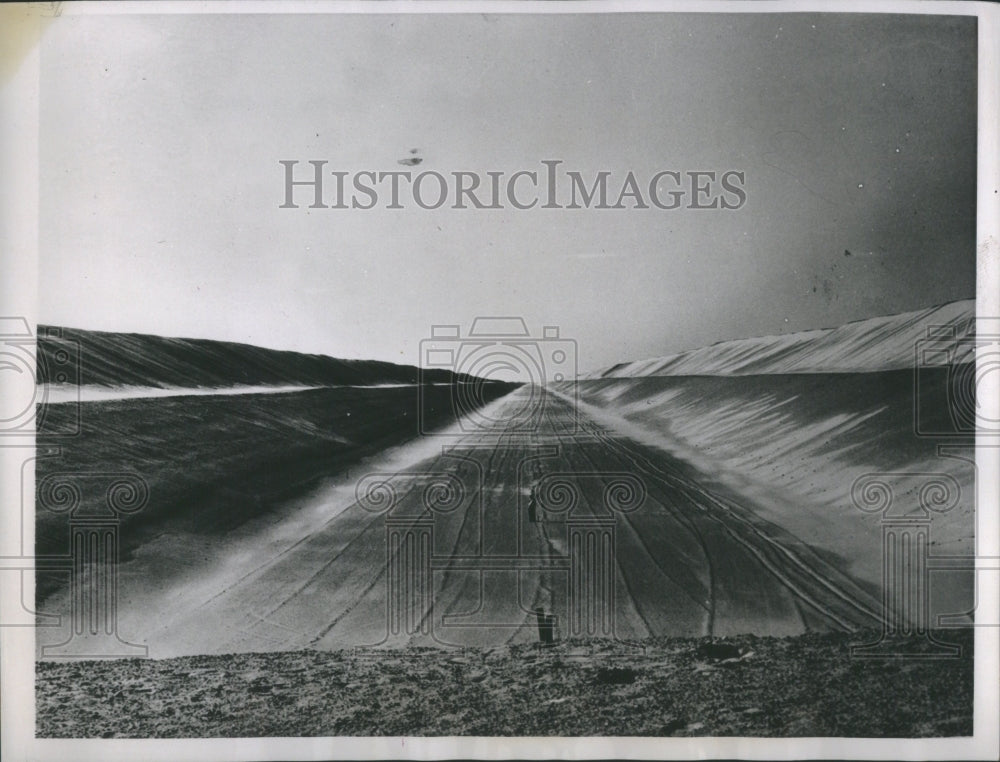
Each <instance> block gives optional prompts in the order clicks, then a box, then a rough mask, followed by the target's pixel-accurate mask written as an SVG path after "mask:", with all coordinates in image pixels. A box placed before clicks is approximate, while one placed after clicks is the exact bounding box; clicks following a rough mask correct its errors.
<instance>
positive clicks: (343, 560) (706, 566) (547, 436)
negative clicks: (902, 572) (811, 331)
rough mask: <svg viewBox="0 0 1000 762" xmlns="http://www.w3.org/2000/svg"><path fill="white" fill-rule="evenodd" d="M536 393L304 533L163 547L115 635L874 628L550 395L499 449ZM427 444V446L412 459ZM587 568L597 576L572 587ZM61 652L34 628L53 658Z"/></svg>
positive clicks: (340, 505)
mask: <svg viewBox="0 0 1000 762" xmlns="http://www.w3.org/2000/svg"><path fill="white" fill-rule="evenodd" d="M529 393H530V390H527V389H522V390H519V391H517V392H515V393H514V394H512V395H509V396H508V397H504V398H503V399H501V400H498V401H497V402H496V403H494V405H493V406H492V407H491V408H490V411H491V412H490V416H489V421H487V422H485V423H483V426H482V428H480V429H478V430H475V431H473V432H472V433H469V434H467V435H465V436H463V437H459V438H457V439H448V438H442V439H441V441H440V443H439V444H438V446H439V447H444V448H445V449H444V450H443V451H442V450H438V451H437V452H438V454H437V455H436V456H435V457H433V458H430V459H424V460H422V461H420V462H416V463H414V464H412V465H411V466H409V467H408V468H405V469H403V470H402V471H400V468H399V464H396V465H395V466H394V467H393V468H392V469H389V470H387V471H381V472H380V471H376V472H375V473H374V474H371V473H366V472H365V471H364V470H359V471H358V472H356V474H357V475H356V476H355V474H352V478H353V482H354V484H355V485H357V488H356V490H354V491H353V493H350V492H347V493H346V494H345V490H343V489H340V490H334V491H333V492H331V493H330V494H329V495H328V496H327V498H328V499H327V501H326V502H325V503H324V502H322V501H320V502H315V501H314V502H313V503H311V504H310V505H309V506H308V508H307V510H308V511H309V512H310V516H311V517H312V518H311V519H310V521H308V522H305V521H303V518H302V510H306V509H305V508H303V506H302V505H296V504H295V503H288V504H285V506H284V508H282V511H285V513H282V512H280V511H279V512H277V513H272V514H269V515H268V516H267V520H266V521H263V520H262V521H260V522H256V523H253V524H250V525H247V526H244V527H242V528H241V529H240V530H239V531H238V532H236V533H233V532H227V533H226V534H225V535H223V534H221V533H219V532H215V533H212V534H211V536H210V538H209V537H206V538H204V539H203V540H202V541H197V537H195V539H194V540H192V538H191V537H190V536H185V538H184V541H183V542H181V541H171V537H170V535H169V534H166V535H164V536H160V537H156V538H154V539H152V540H151V541H150V542H149V543H147V544H146V545H144V546H141V547H139V548H137V549H136V550H135V551H134V553H133V554H132V558H131V559H130V560H129V561H128V562H127V563H126V564H124V565H123V566H122V569H121V575H122V579H121V583H120V589H121V596H120V600H119V612H118V613H119V616H118V622H119V635H120V636H121V637H123V638H124V639H126V640H128V641H129V642H132V643H136V644H142V645H145V646H148V648H149V655H151V656H153V657H156V658H162V657H169V656H178V655H186V654H220V653H231V652H259V651H287V650H294V649H301V648H317V649H330V650H333V649H341V648H344V647H351V646H374V645H392V646H395V647H405V646H422V645H450V646H470V645H473V646H480V647H492V646H499V645H504V644H508V643H531V642H534V641H536V640H537V638H538V635H537V632H536V627H535V614H534V611H535V609H536V608H541V609H543V610H544V611H545V612H547V613H549V614H551V615H553V616H555V619H556V629H557V634H558V635H559V636H561V637H562V638H569V637H574V636H579V637H586V636H593V637H600V636H605V637H608V636H611V637H617V638H627V639H640V638H647V637H651V636H664V635H672V636H702V635H716V636H721V635H731V634H738V633H755V634H760V635H795V634H801V633H803V632H807V631H811V630H844V631H846V630H851V629H854V628H857V627H861V626H877V625H878V622H879V616H880V607H879V600H878V598H877V597H876V596H875V595H873V594H871V593H870V592H868V591H866V590H864V589H863V588H862V587H860V586H859V585H857V584H856V583H855V582H854V581H853V580H852V579H851V578H850V577H848V576H847V575H845V574H844V573H843V572H842V571H841V570H840V568H841V567H840V564H839V563H838V561H837V559H836V558H832V557H830V556H829V555H823V554H822V553H819V552H817V551H816V550H815V549H814V548H812V547H810V546H809V545H807V544H805V543H803V542H801V541H800V540H799V539H798V538H797V537H795V536H794V535H792V534H790V533H789V532H787V531H786V530H785V529H783V528H782V527H781V526H779V525H777V524H775V523H773V522H769V521H766V520H764V519H762V518H761V517H760V516H759V515H758V514H757V513H756V512H754V511H753V510H752V509H751V508H748V507H747V506H746V505H745V504H743V503H741V500H740V497H739V495H738V494H735V493H732V492H729V491H727V490H725V489H723V488H721V487H716V486H714V485H713V486H712V487H711V488H709V487H708V486H706V485H709V484H712V479H711V477H710V475H708V474H704V473H700V472H698V471H697V469H695V468H693V467H692V466H690V465H689V464H687V463H685V462H683V461H680V460H678V459H676V458H673V457H671V456H670V455H669V454H667V453H666V452H664V451H663V450H660V449H656V448H652V447H648V446H644V445H641V444H639V443H637V442H635V441H632V440H630V439H628V438H626V437H621V436H617V435H614V434H612V433H611V432H609V430H608V429H607V428H605V427H603V426H601V425H599V424H598V423H596V422H595V421H593V420H591V419H589V418H587V417H586V416H585V415H584V416H581V417H579V418H577V416H576V415H575V414H574V410H573V408H572V407H571V406H570V405H569V404H568V403H566V402H565V401H564V400H562V399H561V398H556V397H553V398H550V399H549V401H548V403H547V404H546V405H545V408H544V409H545V417H544V419H543V420H542V421H541V424H540V426H538V427H537V429H535V430H534V431H533V433H532V434H531V435H530V436H527V437H524V436H518V437H514V436H512V435H511V434H510V433H505V432H508V430H509V429H510V428H511V427H512V425H513V422H515V421H516V420H517V411H518V410H521V409H523V405H524V403H525V395H527V394H529ZM295 396H296V397H298V396H301V395H295ZM267 399H277V397H275V396H273V395H270V396H268V397H267ZM432 441H433V439H432V438H424V439H423V440H421V443H422V444H421V449H420V451H419V456H420V457H422V458H426V457H427V454H428V452H427V449H428V443H429V442H432ZM623 479H624V482H625V483H624V484H623ZM532 485H535V486H536V487H537V488H538V491H539V509H538V515H537V516H536V519H537V520H536V521H531V517H530V511H529V506H528V493H529V491H530V489H531V487H532ZM615 485H617V487H616V486H615ZM629 485H631V487H629ZM621 488H624V490H625V492H624V493H620V492H617V491H616V490H619V489H621ZM629 488H631V489H632V497H634V498H636V500H634V501H633V502H632V503H630V502H629V495H628V494H626V493H628V490H629ZM567 500H568V501H569V502H567ZM616 500H619V501H624V502H623V504H621V505H617V507H616V504H615V501H616ZM618 507H623V508H625V509H626V510H618V509H617V508H618ZM595 522H596V524H598V525H601V526H603V527H604V529H602V530H601V531H602V532H604V533H603V534H600V533H599V534H598V535H596V536H597V537H599V538H601V539H598V540H597V542H598V543H604V542H606V543H607V544H606V545H602V546H601V549H599V550H596V551H595V550H594V549H593V547H591V549H590V550H581V546H580V545H579V544H578V545H577V546H576V553H575V554H574V548H573V546H572V543H573V539H572V538H573V531H574V526H575V527H576V528H577V530H580V529H581V527H582V528H584V529H586V527H587V525H588V524H590V525H593V524H595ZM602 522H603V524H602ZM391 528H392V529H393V531H395V532H397V535H396V538H397V539H396V540H393V539H392V537H391V536H390V529H391ZM187 529H188V531H189V532H192V531H196V530H197V518H196V517H191V518H189V521H188V523H187ZM421 532H426V534H421ZM577 537H578V540H579V541H580V542H584V543H586V542H588V541H589V540H586V539H585V538H583V539H580V538H581V536H579V535H578V536H577ZM234 538H238V541H237V540H236V539H234ZM397 540H398V541H399V542H400V543H401V544H395V545H394V544H393V543H394V542H396V541H397ZM423 542H426V543H427V545H426V546H424V547H423V549H422V550H420V549H419V548H418V549H417V550H414V548H415V547H417V546H414V545H413V544H412V543H417V544H418V546H419V543H423ZM407 543H410V544H407ZM574 558H575V559H577V560H576V561H574V560H573V559H574ZM577 562H579V563H582V564H584V567H577V568H585V570H584V571H583V572H582V573H580V574H578V575H577V576H574V575H575V574H576V572H574V564H575V563H577ZM425 564H426V566H425ZM581 580H583V581H581ZM588 580H590V581H591V582H593V586H588V583H587V581H588ZM394 591H395V592H394ZM60 603H61V602H60V600H58V599H52V600H50V601H47V602H46V606H47V610H52V609H53V608H55V609H56V610H58V609H59V606H60ZM61 605H62V606H63V607H64V609H65V606H66V604H65V603H64V602H63V603H62V604H61ZM59 637H60V632H59V631H58V630H57V629H53V630H51V631H46V630H40V631H39V639H40V641H41V642H46V641H47V642H58V640H57V639H58V638H59Z"/></svg>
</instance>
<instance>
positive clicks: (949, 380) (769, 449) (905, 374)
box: [563, 301, 975, 613]
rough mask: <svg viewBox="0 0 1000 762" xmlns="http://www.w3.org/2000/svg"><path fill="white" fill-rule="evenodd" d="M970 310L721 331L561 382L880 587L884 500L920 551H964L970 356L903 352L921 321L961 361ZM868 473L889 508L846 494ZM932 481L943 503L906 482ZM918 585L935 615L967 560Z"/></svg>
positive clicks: (955, 604) (955, 605) (961, 597)
mask: <svg viewBox="0 0 1000 762" xmlns="http://www.w3.org/2000/svg"><path fill="white" fill-rule="evenodd" d="M973 318H974V302H972V301H965V302H955V303H952V304H947V305H944V306H942V307H939V308H935V309H928V310H924V311H921V312H914V313H907V314H903V315H895V316H887V317H882V318H875V319H872V320H866V321H859V322H856V323H850V324H848V325H845V326H843V327H841V328H837V329H832V330H824V331H809V332H805V333H798V334H793V335H789V336H782V337H767V338H757V339H747V340H743V341H732V342H723V343H720V344H716V345H714V346H712V347H706V348H704V349H699V350H694V351H691V352H686V353H683V354H681V355H675V356H673V357H669V358H659V359H656V360H648V361H645V362H634V363H629V364H626V365H620V366H616V367H615V368H612V369H610V370H608V371H606V372H605V373H603V374H594V375H595V376H603V377H598V378H591V379H587V380H582V381H580V382H578V385H577V390H576V391H577V393H578V395H579V399H580V400H581V403H582V405H583V406H584V407H585V408H586V409H588V410H591V411H599V413H596V414H597V415H603V416H606V420H608V421H611V420H615V419H617V420H619V421H621V422H622V423H621V425H622V426H625V427H628V428H629V429H630V430H631V432H632V434H633V436H636V437H638V438H640V439H642V440H643V441H647V442H649V443H653V444H655V445H656V446H658V447H661V448H663V449H666V450H667V451H669V452H671V453H672V454H674V455H676V456H678V457H680V458H681V459H683V460H685V461H687V462H690V463H692V464H694V465H695V466H696V467H697V468H698V469H699V470H701V471H702V472H704V473H709V474H713V475H714V477H715V478H716V479H717V480H718V481H719V482H720V483H722V484H725V485H727V486H728V487H730V488H732V489H733V490H735V491H737V492H738V493H739V494H741V495H742V496H743V497H744V498H745V503H746V504H747V505H748V506H752V507H753V509H754V510H755V511H756V512H758V514H759V515H761V516H762V517H764V518H766V519H768V520H770V521H774V522H776V523H778V524H780V525H781V526H782V527H784V528H786V529H787V530H788V531H790V532H791V533H792V534H794V535H795V536H797V537H799V538H800V539H801V540H803V541H805V542H807V543H809V544H810V545H812V546H813V547H815V548H817V549H821V550H826V551H829V552H832V553H834V554H836V555H837V556H839V557H840V558H841V559H843V561H844V563H845V566H844V571H846V572H848V573H850V574H852V575H853V576H855V577H856V578H857V579H859V580H861V581H863V582H866V583H870V584H872V585H874V586H878V587H881V585H882V581H883V568H882V565H883V554H882V529H883V527H884V526H885V522H886V520H887V519H891V518H892V516H898V515H899V514H900V513H903V514H907V515H910V516H912V517H914V518H917V519H919V518H921V517H924V516H926V517H927V519H928V520H929V521H930V523H931V537H930V542H931V547H930V553H931V555H933V556H957V557H961V558H970V557H971V556H972V555H973V553H974V541H973V537H974V528H975V516H974V486H975V473H974V466H973V451H972V447H971V445H972V439H971V437H969V436H963V435H962V434H963V431H964V432H965V433H966V434H967V433H968V431H967V429H963V420H964V421H967V420H968V418H969V413H970V412H973V411H972V406H973V405H974V402H973V393H972V391H973V390H972V388H971V379H972V376H971V375H970V374H969V373H968V372H967V371H968V370H969V369H970V368H971V367H972V366H971V365H969V364H967V363H965V364H963V363H961V362H959V363H956V364H955V365H953V366H951V367H950V368H949V367H935V368H926V367H922V368H919V369H918V368H916V367H915V363H914V358H915V357H916V356H917V349H918V348H919V344H918V342H920V341H921V340H926V338H927V336H928V330H931V331H932V332H933V335H934V336H936V337H938V340H937V346H938V347H939V348H942V347H943V348H945V349H946V350H947V352H948V353H949V355H950V357H951V358H955V359H957V360H965V361H968V360H971V359H972V355H971V352H969V351H968V348H967V347H968V345H969V342H968V337H969V336H970V335H971V334H970V329H971V328H972V325H973ZM941 337H944V338H943V339H942V338H941ZM963 338H964V341H963ZM563 388H567V389H568V388H569V387H563ZM963 408H969V409H965V410H963ZM963 412H964V413H965V414H966V415H965V416H963V415H960V413H963ZM939 476H941V478H938V477H939ZM873 480H877V481H880V482H884V483H885V484H887V485H888V488H889V490H891V493H892V499H893V507H892V514H891V515H890V514H886V513H883V512H880V511H877V510H873V511H872V512H864V511H862V510H861V507H859V505H858V504H857V502H858V501H857V498H858V497H859V493H858V491H857V490H858V489H859V488H860V487H861V485H863V484H865V483H867V482H871V481H873ZM932 482H939V483H943V484H945V485H946V492H947V494H946V495H941V497H942V499H943V501H944V502H943V503H942V504H941V505H934V506H932V507H935V508H941V509H945V510H940V511H930V512H926V513H925V512H924V511H922V509H921V498H920V495H921V490H923V489H926V488H927V487H928V485H929V484H931V483H932ZM852 488H854V489H855V492H854V493H853V495H852ZM930 494H932V493H925V497H926V496H927V495H930ZM860 502H862V503H863V502H864V501H863V500H862V501H860ZM868 507H871V506H868ZM931 585H932V607H933V609H934V611H935V612H936V613H947V612H954V611H959V610H963V608H964V607H965V605H966V604H968V603H970V602H971V592H970V589H971V588H970V585H971V575H970V574H968V573H967V572H945V571H939V572H934V573H933V574H932V576H931Z"/></svg>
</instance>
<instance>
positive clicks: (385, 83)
mask: <svg viewBox="0 0 1000 762" xmlns="http://www.w3.org/2000/svg"><path fill="white" fill-rule="evenodd" d="M975 37H976V31H975V19H962V18H957V17H940V16H938V17H931V16H928V17H920V16H906V17H904V16H875V15H854V14H738V15H737V14H565V15H537V14H532V15H482V14H465V15H368V16H358V15H332V16H316V15H300V16H278V15H255V16H237V15H220V16H179V15H172V16H155V15H137V16H113V17H112V16H107V17H94V16H89V17H78V16H76V17H75V16H72V15H68V16H63V17H61V18H60V19H59V20H58V21H56V22H55V23H53V24H52V25H50V27H49V28H48V30H47V31H46V33H45V37H44V38H43V40H42V46H41V80H40V91H39V92H40V135H39V143H40V180H41V198H40V228H41V230H40V251H39V300H40V308H39V317H40V320H41V321H42V322H44V323H48V324H55V325H63V326H71V327H77V328H91V329H97V330H114V331H135V332H143V333H154V334H160V335H172V336H187V337H204V338H215V339H225V340H231V341H241V342H246V343H251V344H257V345H261V346H268V347H275V348H280V349H292V350H297V351H306V352H316V353H323V354H329V355H333V356H337V357H346V358H370V359H379V360H389V361H393V362H401V363H409V364H417V363H419V362H420V352H421V340H423V339H425V338H427V337H429V336H430V332H431V326H433V325H436V324H457V325H460V326H461V327H462V332H463V334H462V335H465V333H467V331H468V328H469V326H470V323H471V321H472V320H473V319H474V318H475V317H477V316H519V317H522V318H523V319H524V321H525V323H526V325H527V326H528V328H529V330H530V332H531V334H532V336H540V335H541V334H542V327H543V326H558V327H559V332H560V336H561V337H562V338H563V339H572V340H574V341H575V351H576V355H577V365H578V368H579V370H580V371H581V372H584V371H589V370H593V369H597V368H602V367H606V366H609V365H612V364H615V363H617V362H622V361H626V360H631V359H638V358H644V357H653V356H659V355H664V354H668V353H672V352H676V351H680V350H683V349H687V348H694V347H698V346H703V345H705V344H709V343H712V342H715V341H719V340H724V339H729V338H740V337H746V336H756V335H769V334H778V333H786V332H791V331H798V330H804V329H809V328H818V327H828V326H835V325H839V324H842V323H844V322H847V321H850V320H857V319H861V318H865V317H871V316H875V315H883V314H891V313H896V312H902V311H907V310H913V309H919V308H922V307H927V306H931V305H935V304H940V303H944V302H947V301H952V300H956V299H966V298H972V297H974V296H975V177H976V157H975V142H976V81H975V71H976V45H975ZM413 149H417V153H416V154H414V153H411V151H412V150H413ZM414 156H416V157H419V158H420V159H421V160H422V163H421V164H420V165H419V166H415V167H413V168H412V171H413V172H419V171H424V170H434V171H437V172H440V173H442V174H446V175H447V174H448V173H451V172H454V171H471V172H476V173H478V174H480V175H482V176H485V173H486V172H489V171H495V172H498V171H502V172H505V173H507V175H508V176H509V175H510V174H511V173H513V172H516V171H518V170H522V169H525V170H536V171H537V170H542V169H543V167H542V165H541V164H540V162H541V161H543V160H552V159H558V160H561V161H562V162H563V168H564V169H569V170H575V171H579V172H581V173H582V174H583V175H584V177H592V176H593V175H594V174H595V173H597V172H598V171H602V170H603V171H608V172H611V173H612V178H613V179H612V181H611V183H610V185H611V187H613V188H615V189H616V190H617V187H619V186H620V183H621V179H622V178H623V177H624V176H625V175H626V174H627V173H628V172H629V171H632V172H633V173H634V174H635V175H636V176H637V177H638V178H640V182H641V181H642V179H643V178H649V177H651V176H652V175H653V174H655V173H656V172H658V171H661V170H674V171H680V172H688V171H694V170H712V171H716V172H719V173H721V172H724V171H727V170H736V171H741V172H743V173H745V175H744V177H745V182H744V189H745V192H746V202H745V203H744V204H743V205H742V206H741V207H740V208H739V209H735V210H734V209H727V210H723V209H714V210H711V209H710V210H700V209H688V208H680V209H673V210H662V209H657V208H650V209H631V208H629V209H612V210H609V209H539V208H535V209H530V210H524V211H522V210H517V209H513V208H506V209H502V210H498V209H465V210H456V209H451V208H447V207H445V208H441V209H438V210H429V209H423V208H419V207H418V206H416V205H415V204H408V205H406V207H405V208H403V209H386V208H384V204H383V205H380V206H378V207H376V208H374V209H371V210H360V209H346V210H345V209H309V208H305V207H306V206H307V204H308V202H307V201H306V202H300V203H301V207H300V208H298V209H288V208H280V207H281V205H282V203H283V201H284V168H283V167H282V166H281V165H280V164H279V162H280V161H283V160H296V161H299V162H302V163H303V164H301V166H306V165H305V164H304V163H305V162H308V161H310V160H321V161H327V162H328V164H327V165H326V169H328V170H334V169H336V170H339V171H347V172H357V171H361V170H373V171H395V170H402V169H405V167H401V166H400V165H399V160H400V159H404V158H410V157H414ZM845 252H850V254H849V255H848V254H846V253H845Z"/></svg>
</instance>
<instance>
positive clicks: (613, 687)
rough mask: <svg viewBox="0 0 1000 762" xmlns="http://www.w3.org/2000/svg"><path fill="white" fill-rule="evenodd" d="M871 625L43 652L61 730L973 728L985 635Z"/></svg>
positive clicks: (43, 721)
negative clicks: (151, 652)
mask: <svg viewBox="0 0 1000 762" xmlns="http://www.w3.org/2000/svg"><path fill="white" fill-rule="evenodd" d="M873 637H875V636H874V633H859V634H857V635H854V636H849V635H842V634H826V635H819V634H810V635H805V636H800V637H796V638H753V637H749V636H743V637H740V638H735V639H732V640H731V641H729V642H730V643H731V644H734V645H740V646H742V647H743V648H744V649H747V650H749V652H750V653H748V654H747V655H746V656H745V657H744V658H741V659H737V660H735V661H731V662H728V663H727V662H719V661H710V660H707V659H706V658H704V656H702V655H699V651H698V647H699V645H701V643H700V642H699V641H697V640H686V639H655V640H651V641H646V642H643V643H625V642H617V643H616V642H608V641H593V640H592V641H588V642H576V643H563V644H559V645H557V646H556V647H553V648H548V649H546V648H540V647H538V646H536V645H514V646H510V647H499V648H495V649H487V650H483V649H460V650H444V649H413V648H411V649H406V650H391V651H385V650H377V651H373V650H364V649H358V650H352V651H327V652H319V651H312V650H308V651H298V652H290V653H289V652H286V653H269V654H237V655H227V656H192V657H184V658H178V659H167V660H162V661H158V660H119V661H110V662H69V663H58V664H57V663H44V662H43V663H39V664H38V668H37V689H38V720H37V733H38V735H39V736H42V737H54V738H88V737H89V738H94V737H96V738H102V737H103V738H112V737H119V738H121V737H139V738H145V737H164V738H180V737H220V736H221V737H239V736H278V737H281V736H344V735H346V736H367V735H436V736H444V735H476V736H489V735H524V736H533V735H567V736H597V735H633V736H675V735H676V736H777V737H780V736H860V737H925V736H961V735H970V734H971V732H972V654H971V641H972V638H971V633H970V632H969V631H967V630H966V631H950V632H947V633H942V637H944V638H946V639H948V640H950V641H953V642H957V643H959V644H961V645H963V646H964V651H963V656H962V658H955V659H929V660H928V659H857V658H852V657H851V656H850V655H849V650H848V647H849V644H850V643H851V642H866V641H867V640H868V639H871V638H873Z"/></svg>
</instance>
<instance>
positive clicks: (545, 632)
mask: <svg viewBox="0 0 1000 762" xmlns="http://www.w3.org/2000/svg"><path fill="white" fill-rule="evenodd" d="M535 621H536V622H537V624H538V639H539V640H540V641H541V643H542V645H543V646H551V645H552V644H553V643H555V637H554V630H555V625H556V618H555V615H553V614H546V613H545V610H544V609H543V608H541V607H539V608H536V609H535Z"/></svg>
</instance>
